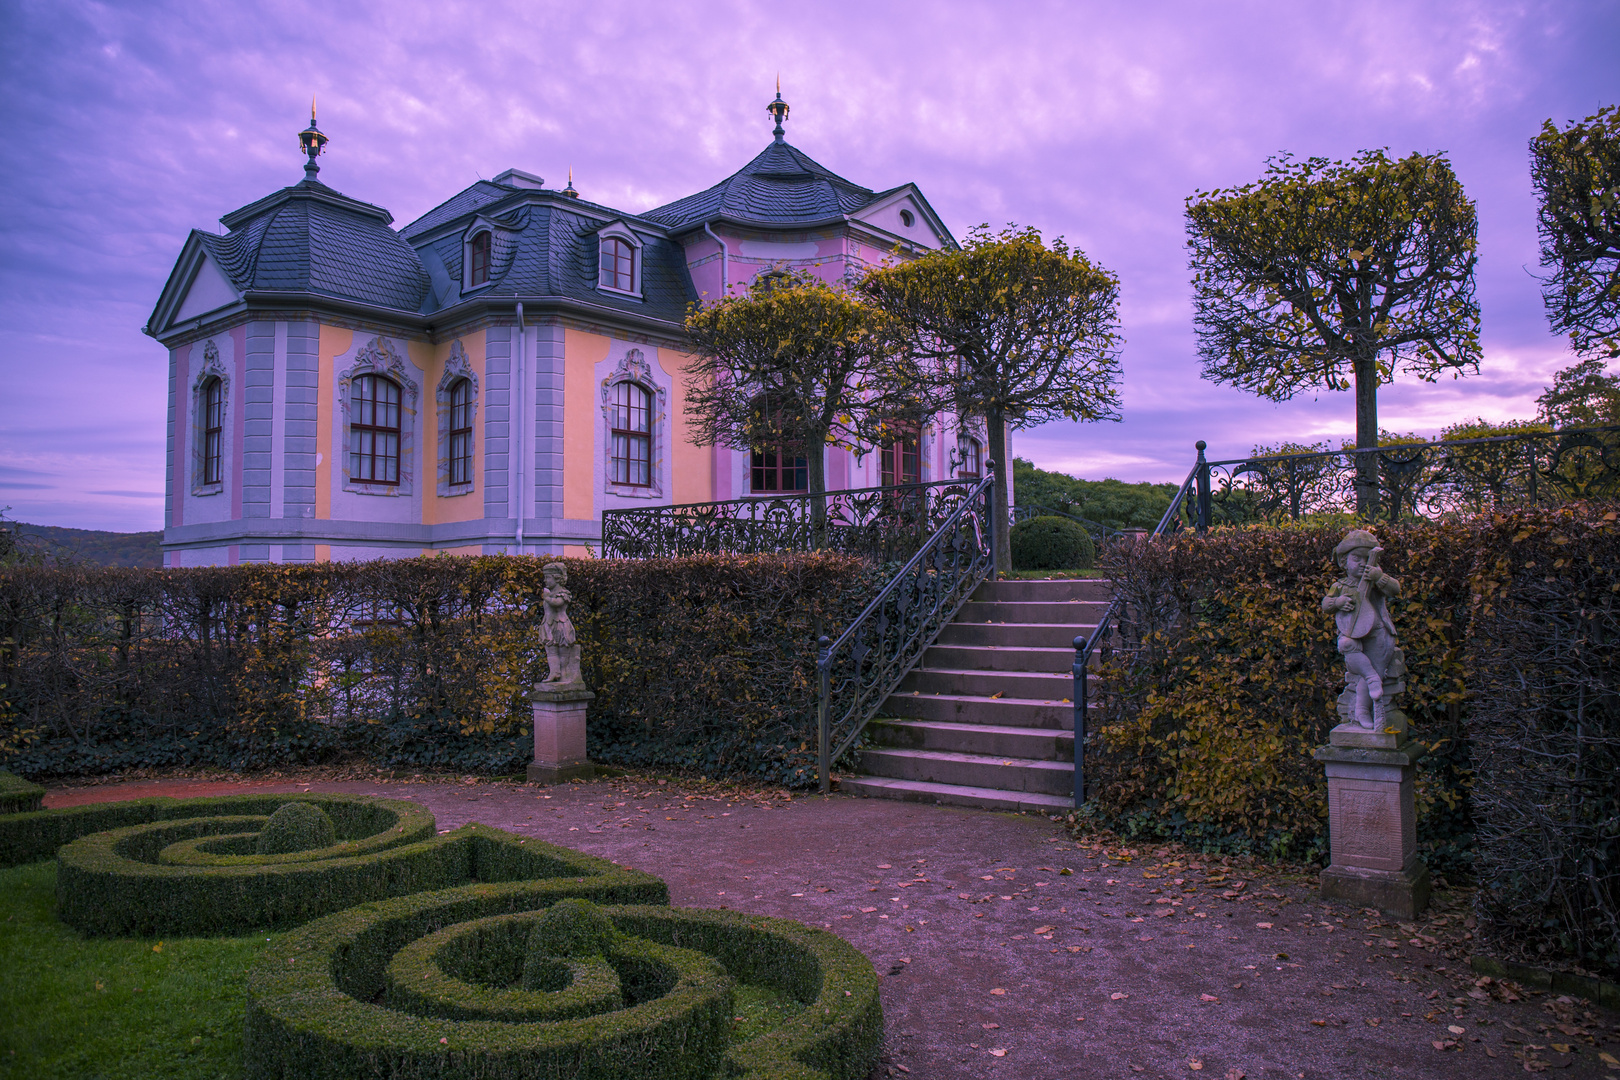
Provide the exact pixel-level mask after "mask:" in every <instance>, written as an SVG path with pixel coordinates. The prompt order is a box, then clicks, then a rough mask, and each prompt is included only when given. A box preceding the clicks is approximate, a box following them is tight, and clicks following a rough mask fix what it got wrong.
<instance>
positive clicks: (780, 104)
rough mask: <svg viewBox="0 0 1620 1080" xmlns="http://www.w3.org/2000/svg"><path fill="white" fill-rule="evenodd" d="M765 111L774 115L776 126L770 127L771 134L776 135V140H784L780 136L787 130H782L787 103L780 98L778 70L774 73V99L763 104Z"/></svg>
mask: <svg viewBox="0 0 1620 1080" xmlns="http://www.w3.org/2000/svg"><path fill="white" fill-rule="evenodd" d="M765 111H766V112H768V113H770V114H771V115H772V116H774V117H776V127H774V128H772V129H771V134H772V135H775V136H776V141H777V142H782V141H784V140H783V138H782V136H784V135H786V134H787V132H785V131H783V130H782V121H784V120H786V119H787V114H788V103H787V102H785V101H783V100H782V73H781V72H780V71H778V72H777V73H776V100H775V101H773V102H771V103H770V104H769V105H767V106H765Z"/></svg>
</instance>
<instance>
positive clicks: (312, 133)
mask: <svg viewBox="0 0 1620 1080" xmlns="http://www.w3.org/2000/svg"><path fill="white" fill-rule="evenodd" d="M329 141H330V140H329V139H328V138H327V137H326V133H325V132H323V131H322V130H321V129H320V128H318V127H316V126H315V95H313V94H311V95H310V98H309V127H307V128H305V129H304V130H303V131H300V132H299V133H298V145H299V147H300V148H301V149H302V150H303V151H304V155H305V156H306V157H307V158H308V159H309V160H307V161H306V162H304V179H305V180H308V181H311V182H313V181H314V179H315V174H316V173H318V172H320V171H321V167H320V166H319V165H317V164H315V159H316V158H318V157H320V156H321V151H322V150H323V149H325V147H326V144H327V143H328V142H329Z"/></svg>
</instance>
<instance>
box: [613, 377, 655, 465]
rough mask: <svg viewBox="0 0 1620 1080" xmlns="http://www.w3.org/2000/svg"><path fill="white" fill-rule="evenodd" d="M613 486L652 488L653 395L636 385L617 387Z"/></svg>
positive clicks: (615, 385)
mask: <svg viewBox="0 0 1620 1080" xmlns="http://www.w3.org/2000/svg"><path fill="white" fill-rule="evenodd" d="M611 425H612V426H611V429H610V435H611V437H612V440H613V450H612V453H611V454H610V455H609V457H608V470H609V476H608V481H609V483H614V484H625V485H628V486H630V487H651V486H652V395H651V394H650V393H648V391H647V388H646V387H645V386H642V385H641V384H640V383H636V382H620V383H615V384H614V385H613V405H612V420H611Z"/></svg>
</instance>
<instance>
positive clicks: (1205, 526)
mask: <svg viewBox="0 0 1620 1080" xmlns="http://www.w3.org/2000/svg"><path fill="white" fill-rule="evenodd" d="M1196 445H1197V447H1198V465H1197V469H1198V507H1197V510H1198V522H1197V525H1198V531H1199V532H1201V533H1205V532H1208V531H1209V512H1210V507H1209V462H1208V461H1206V460H1205V459H1204V450H1205V449H1206V448H1207V445H1208V444H1206V443H1205V442H1204V440H1203V439H1199V440H1198V442H1197V444H1196Z"/></svg>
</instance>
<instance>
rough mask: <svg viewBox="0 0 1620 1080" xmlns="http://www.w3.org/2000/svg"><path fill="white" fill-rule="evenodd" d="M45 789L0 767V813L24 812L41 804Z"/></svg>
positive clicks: (37, 807)
mask: <svg viewBox="0 0 1620 1080" xmlns="http://www.w3.org/2000/svg"><path fill="white" fill-rule="evenodd" d="M44 799H45V789H44V788H42V787H40V786H39V785H38V784H30V783H29V782H28V781H27V780H24V779H23V778H22V777H20V776H13V775H12V774H11V773H8V772H7V771H6V770H4V769H0V814H24V813H27V812H28V811H30V810H38V809H39V808H40V806H41V805H43V803H44Z"/></svg>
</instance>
